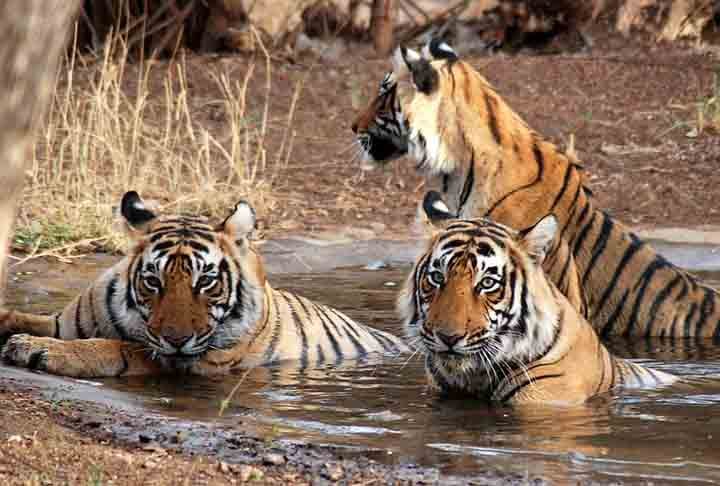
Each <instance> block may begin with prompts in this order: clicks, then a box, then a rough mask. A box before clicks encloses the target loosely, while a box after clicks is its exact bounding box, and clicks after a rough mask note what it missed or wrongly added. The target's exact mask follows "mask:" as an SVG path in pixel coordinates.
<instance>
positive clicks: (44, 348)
mask: <svg viewBox="0 0 720 486" xmlns="http://www.w3.org/2000/svg"><path fill="white" fill-rule="evenodd" d="M48 341H55V339H50V338H42V337H35V336H31V335H29V334H15V335H14V336H11V337H10V339H8V341H7V343H6V344H5V347H4V348H3V351H2V360H3V361H4V362H6V363H8V364H12V365H15V366H22V367H23V368H30V369H34V370H41V371H48V352H49V346H48V344H49V343H48Z"/></svg>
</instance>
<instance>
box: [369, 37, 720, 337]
mask: <svg viewBox="0 0 720 486" xmlns="http://www.w3.org/2000/svg"><path fill="white" fill-rule="evenodd" d="M393 61H394V70H393V76H392V79H393V80H394V81H395V84H394V86H393V87H386V89H385V91H384V93H388V92H394V96H395V99H397V100H399V101H398V102H396V103H395V104H394V105H393V106H394V107H395V110H400V111H402V114H397V113H396V114H394V116H395V117H397V118H398V119H402V120H403V121H404V123H403V125H402V127H404V131H403V135H402V137H404V138H406V140H407V143H406V144H407V147H408V150H407V151H406V152H405V153H406V154H409V155H410V156H411V157H412V158H413V159H414V160H415V161H416V163H417V167H418V169H419V170H421V171H422V172H424V173H425V174H427V175H428V176H431V177H434V176H437V178H438V179H439V185H441V186H442V197H443V199H444V200H445V201H446V203H447V205H448V206H449V208H450V210H451V213H452V215H453V216H454V217H460V218H477V217H488V218H491V219H493V220H494V221H497V222H499V223H502V224H504V225H507V226H510V227H512V228H515V229H518V230H526V229H528V228H530V227H532V226H534V225H535V224H537V222H538V221H540V220H541V219H542V218H544V217H545V216H547V215H549V214H553V215H555V216H556V217H557V219H558V223H559V231H558V233H557V236H556V238H555V240H554V241H553V243H552V246H551V247H550V250H549V252H548V256H547V258H546V259H545V260H544V263H543V268H544V269H545V271H546V273H547V274H548V275H549V276H550V278H551V279H552V280H553V282H554V283H555V284H556V285H557V287H558V288H559V289H560V291H561V292H563V293H564V294H565V295H566V296H567V297H568V299H569V300H570V301H571V303H572V304H573V305H574V306H575V307H576V308H577V309H579V310H580V312H581V313H582V314H583V315H584V316H585V317H587V318H588V319H589V320H590V322H591V323H592V325H593V327H594V328H595V329H596V330H597V332H599V333H600V334H601V335H604V336H609V335H623V336H646V337H649V336H658V337H666V338H686V337H696V338H713V339H715V340H717V339H720V300H719V299H718V293H717V291H716V290H715V289H713V288H711V287H709V286H707V285H705V284H703V283H702V282H700V281H699V280H698V279H697V278H696V277H695V276H693V275H691V274H689V273H687V272H685V271H683V270H681V269H679V268H677V267H675V266H674V265H673V264H671V263H670V262H668V261H667V260H666V259H665V258H663V257H662V256H661V255H659V254H658V253H657V252H656V251H655V249H654V248H652V246H651V245H649V244H647V243H646V242H644V241H642V240H640V239H639V238H638V237H637V236H635V235H634V234H633V233H632V232H631V231H629V230H628V229H627V228H626V227H625V226H624V225H623V224H621V223H619V222H617V221H616V220H614V219H613V218H612V217H611V216H610V215H608V214H607V213H606V212H604V211H602V210H600V209H597V208H596V207H595V205H594V201H593V199H592V194H591V192H590V190H589V189H588V188H587V187H586V185H585V182H586V176H585V174H584V173H583V171H582V168H581V166H580V165H579V162H578V161H577V160H576V158H575V157H574V156H568V154H565V153H563V152H562V151H560V150H559V149H558V148H557V147H556V146H555V145H554V144H552V143H550V142H549V141H547V140H545V139H544V138H543V137H542V136H541V135H540V134H538V133H537V132H535V131H534V130H532V129H531V128H530V127H529V126H528V125H527V123H525V121H524V120H523V119H522V118H521V117H520V116H519V115H518V114H517V113H516V112H515V111H513V110H512V109H511V108H510V106H509V105H508V104H507V103H506V102H505V101H504V100H503V98H502V97H501V96H500V95H499V94H498V93H497V92H496V91H495V90H494V88H493V87H492V86H491V85H490V83H489V82H488V81H487V80H486V79H485V78H484V77H482V76H481V75H480V73H478V72H477V71H476V70H475V69H474V68H473V67H472V66H470V65H469V64H468V63H466V62H464V61H463V60H462V59H460V58H459V57H458V56H457V55H456V54H455V52H454V51H453V50H452V48H451V47H450V46H448V45H447V44H445V43H444V42H441V41H439V40H433V41H432V42H430V43H429V44H428V45H427V46H426V47H425V49H424V50H423V53H422V55H421V54H420V53H417V52H414V51H412V50H410V49H404V48H400V49H398V51H397V52H396V54H395V57H394V59H393ZM381 95H382V93H381ZM385 96H387V95H385ZM381 105H383V104H382V103H375V104H374V105H372V106H381ZM372 106H371V108H372ZM384 106H387V105H384ZM387 117H388V114H387V113H386V112H381V111H377V112H375V116H371V113H369V112H368V111H367V110H366V111H365V112H364V113H363V114H362V116H361V117H359V118H358V120H357V122H356V124H355V130H356V133H357V137H358V140H359V141H360V140H361V138H362V137H365V139H367V140H365V141H364V142H361V146H362V147H364V148H365V154H366V158H368V159H370V160H371V161H377V159H375V156H380V155H382V154H380V153H374V152H372V151H371V150H368V149H367V148H368V147H373V146H378V145H379V144H380V142H379V141H378V138H382V137H384V136H386V133H385V131H384V130H382V129H381V128H382V126H381V124H380V123H379V122H380V120H381V119H385V118H387ZM394 137H395V138H397V135H394ZM394 143H395V145H396V146H402V145H403V144H402V143H401V142H397V141H396V142H394ZM400 155H403V154H400ZM400 155H398V154H394V158H397V157H399V156H400ZM390 160H392V159H384V160H383V161H382V162H389V161H390Z"/></svg>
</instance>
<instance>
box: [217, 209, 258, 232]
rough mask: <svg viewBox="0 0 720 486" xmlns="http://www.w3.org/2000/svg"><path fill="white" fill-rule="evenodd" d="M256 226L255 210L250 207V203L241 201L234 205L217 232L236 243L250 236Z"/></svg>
mask: <svg viewBox="0 0 720 486" xmlns="http://www.w3.org/2000/svg"><path fill="white" fill-rule="evenodd" d="M256 224H257V220H256V218H255V210H254V209H253V207H252V206H250V203H248V202H247V201H245V200H241V201H239V202H238V203H237V204H236V205H235V209H234V210H233V212H232V214H230V216H228V217H227V218H225V221H223V222H222V224H221V225H220V227H219V228H218V230H219V231H223V232H224V233H225V234H227V235H228V236H229V237H230V238H232V239H233V240H234V241H238V240H243V239H245V238H247V237H248V236H250V233H252V232H253V230H254V229H255V225H256Z"/></svg>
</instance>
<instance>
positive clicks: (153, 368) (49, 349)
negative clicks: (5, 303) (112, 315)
mask: <svg viewBox="0 0 720 486" xmlns="http://www.w3.org/2000/svg"><path fill="white" fill-rule="evenodd" d="M2 358H3V360H4V361H5V362H6V363H9V364H12V365H15V366H22V367H24V368H31V369H35V370H40V371H45V372H47V373H52V374H54V375H63V376H72V377H75V378H101V377H112V376H126V375H150V374H158V373H160V372H161V371H162V369H161V367H160V366H159V365H158V364H157V363H156V362H154V361H152V360H151V358H150V356H149V354H148V352H147V349H146V347H144V346H143V345H141V344H138V343H131V342H127V341H120V340H114V339H78V340H72V341H63V340H60V339H54V338H48V337H37V336H30V335H28V334H16V335H14V336H12V337H11V338H10V339H9V340H8V342H7V344H6V345H5V348H4V349H3V352H2Z"/></svg>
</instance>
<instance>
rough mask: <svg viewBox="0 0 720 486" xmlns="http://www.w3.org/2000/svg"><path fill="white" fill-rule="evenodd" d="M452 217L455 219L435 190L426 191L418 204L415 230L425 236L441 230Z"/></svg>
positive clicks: (433, 234)
mask: <svg viewBox="0 0 720 486" xmlns="http://www.w3.org/2000/svg"><path fill="white" fill-rule="evenodd" d="M453 219H457V216H456V215H454V214H453V213H452V212H451V211H450V208H449V207H448V205H447V204H446V203H445V201H443V198H442V196H441V195H440V193H439V192H437V191H428V192H427V193H426V194H425V197H424V198H423V201H422V203H421V204H420V205H419V206H418V213H417V217H416V222H415V223H416V224H415V226H416V230H419V231H418V232H420V233H422V234H425V235H427V236H431V237H432V236H435V235H436V234H437V233H439V232H441V231H443V230H444V229H445V228H446V227H447V225H448V224H449V223H450V221H452V220H453Z"/></svg>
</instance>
